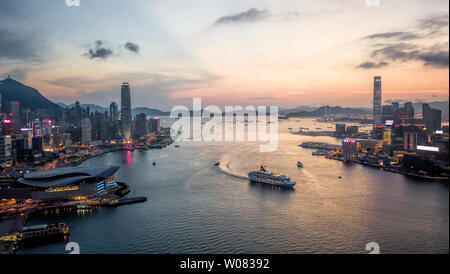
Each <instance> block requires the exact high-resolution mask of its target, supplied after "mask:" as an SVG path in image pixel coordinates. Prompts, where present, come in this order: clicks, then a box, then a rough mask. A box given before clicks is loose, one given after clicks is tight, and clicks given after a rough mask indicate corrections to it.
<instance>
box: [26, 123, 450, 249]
mask: <svg viewBox="0 0 450 274" xmlns="http://www.w3.org/2000/svg"><path fill="white" fill-rule="evenodd" d="M279 126H280V130H279V132H280V137H279V147H278V150H277V151H276V152H274V153H260V152H259V145H258V144H256V143H206V142H200V143H193V142H182V143H179V145H180V147H179V148H175V147H174V146H173V145H172V146H170V147H168V148H165V149H162V150H149V151H134V152H115V153H109V154H106V155H103V156H100V157H97V158H93V159H90V160H89V161H87V162H85V163H84V164H83V165H84V166H105V165H118V166H120V167H121V168H120V170H119V171H118V173H117V174H116V178H117V179H118V180H119V181H123V182H126V183H128V184H129V185H130V187H131V193H130V194H129V195H128V197H134V196H147V197H148V198H149V200H148V202H147V203H142V204H134V205H126V206H122V207H118V208H103V209H99V210H97V211H94V212H90V213H84V214H83V213H79V214H75V213H73V214H70V215H60V216H57V217H55V216H43V215H40V216H32V217H31V218H30V220H29V222H28V224H42V223H56V222H66V223H68V224H69V225H70V229H71V236H70V241H72V242H77V243H79V245H80V248H81V253H366V251H365V246H366V244H367V243H369V242H377V243H378V244H379V245H380V248H381V252H382V253H448V252H449V189H448V183H434V182H425V181H418V180H415V179H411V178H408V177H405V176H403V175H399V174H393V173H388V172H383V171H381V170H379V169H375V168H369V167H365V166H361V165H357V164H343V163H342V162H339V161H332V160H328V159H325V158H324V157H319V156H312V155H311V152H312V150H309V149H302V148H300V147H298V145H299V144H300V143H302V142H304V141H324V142H330V143H340V140H338V139H335V138H331V137H307V136H297V135H292V134H289V130H288V128H290V127H291V128H294V129H298V128H299V127H308V128H311V129H316V128H317V127H320V128H322V129H323V130H333V129H334V127H333V129H331V128H329V127H331V126H332V125H331V124H322V123H320V124H319V123H317V124H314V123H313V121H311V120H295V119H294V120H290V121H280V125H279ZM298 160H300V161H302V162H303V164H304V168H302V169H299V168H297V166H296V163H297V161H298ZM153 161H156V163H157V165H156V166H155V167H154V166H152V162H153ZM218 161H220V163H221V164H220V167H216V166H214V163H215V162H218ZM261 164H264V165H267V166H268V167H270V168H271V169H272V170H274V171H279V172H281V173H284V174H287V175H289V176H290V177H291V178H292V179H293V180H294V181H296V182H297V185H296V187H295V190H291V191H289V190H279V189H273V188H270V187H262V186H258V185H253V184H248V182H247V180H246V179H245V177H246V174H247V173H248V172H249V171H251V170H257V169H258V168H259V166H260V165H261ZM339 176H341V177H342V178H341V179H340V178H339ZM18 253H67V251H65V243H57V244H49V245H45V246H40V247H36V248H27V249H24V250H21V251H19V252H18Z"/></svg>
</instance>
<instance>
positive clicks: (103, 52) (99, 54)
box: [83, 40, 113, 59]
mask: <svg viewBox="0 0 450 274" xmlns="http://www.w3.org/2000/svg"><path fill="white" fill-rule="evenodd" d="M104 44H105V43H104V42H103V41H102V40H98V41H96V42H95V44H94V46H93V47H92V48H89V50H88V52H87V53H85V54H83V56H86V57H88V58H89V59H96V58H100V59H107V58H108V57H110V56H111V55H112V54H113V51H112V49H110V48H108V47H106V46H105V45H104Z"/></svg>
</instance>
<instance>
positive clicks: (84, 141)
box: [0, 82, 161, 166]
mask: <svg viewBox="0 0 450 274" xmlns="http://www.w3.org/2000/svg"><path fill="white" fill-rule="evenodd" d="M1 102H2V100H1V90H0V165H1V166H5V165H14V164H17V163H33V162H35V161H37V160H39V159H41V158H43V157H44V158H45V157H58V155H57V153H56V152H57V151H58V150H60V149H66V148H70V147H71V146H73V145H75V146H97V145H106V144H117V145H120V144H125V143H127V144H130V143H133V142H134V141H136V140H140V139H141V138H146V137H147V136H148V135H152V134H153V135H157V134H159V132H160V130H161V127H160V120H159V118H158V117H152V118H150V119H149V118H148V117H147V115H146V114H145V113H142V114H139V115H137V116H136V117H134V119H133V116H132V111H131V92H130V85H129V84H128V83H127V82H125V83H123V84H122V88H121V109H120V111H119V106H118V104H117V103H115V102H112V103H111V104H110V109H109V112H108V111H105V112H104V113H100V112H92V111H91V110H90V109H89V107H86V108H84V107H83V106H82V105H81V104H80V102H76V103H75V104H74V105H73V106H72V107H70V108H66V109H63V108H61V109H60V110H59V113H58V115H52V114H51V113H49V112H47V111H46V110H45V109H38V110H31V109H28V108H23V107H22V106H21V102H19V101H7V102H5V103H4V105H2V104H1Z"/></svg>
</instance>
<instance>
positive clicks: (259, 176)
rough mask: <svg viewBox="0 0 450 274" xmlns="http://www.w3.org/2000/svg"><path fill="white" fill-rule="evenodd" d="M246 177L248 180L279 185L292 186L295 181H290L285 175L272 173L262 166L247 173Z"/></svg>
mask: <svg viewBox="0 0 450 274" xmlns="http://www.w3.org/2000/svg"><path fill="white" fill-rule="evenodd" d="M248 179H249V181H250V182H255V183H262V184H268V185H273V186H280V187H291V188H292V187H294V186H295V184H296V183H295V182H294V181H292V180H291V179H290V178H289V177H288V176H286V175H280V174H273V173H272V172H270V171H267V170H266V168H265V167H264V166H261V168H260V170H259V171H252V172H250V173H249V174H248Z"/></svg>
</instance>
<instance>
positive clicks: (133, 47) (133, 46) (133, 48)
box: [125, 42, 141, 53]
mask: <svg viewBox="0 0 450 274" xmlns="http://www.w3.org/2000/svg"><path fill="white" fill-rule="evenodd" d="M125 48H126V49H127V50H129V51H131V52H134V53H139V51H140V50H141V48H140V47H139V45H138V44H136V43H131V42H127V43H126V44H125Z"/></svg>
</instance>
